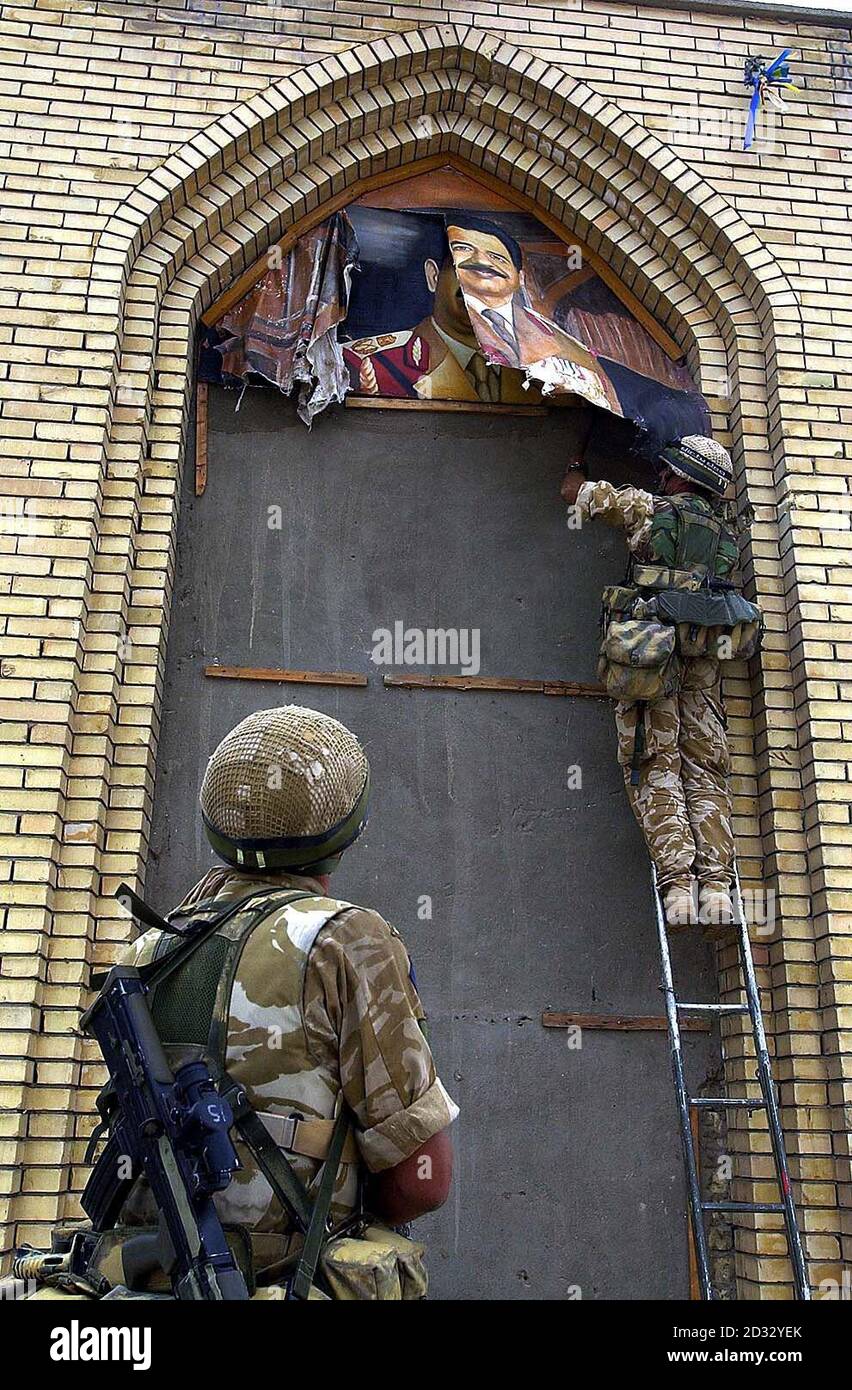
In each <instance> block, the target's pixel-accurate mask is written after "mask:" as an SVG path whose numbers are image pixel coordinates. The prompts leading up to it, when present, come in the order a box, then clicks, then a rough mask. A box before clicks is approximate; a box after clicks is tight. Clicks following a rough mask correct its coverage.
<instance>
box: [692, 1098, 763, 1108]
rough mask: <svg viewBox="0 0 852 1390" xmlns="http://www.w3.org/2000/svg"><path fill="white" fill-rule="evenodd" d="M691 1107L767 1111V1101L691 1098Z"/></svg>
mask: <svg viewBox="0 0 852 1390" xmlns="http://www.w3.org/2000/svg"><path fill="white" fill-rule="evenodd" d="M689 1103H690V1105H697V1106H698V1107H699V1109H704V1110H724V1109H726V1108H727V1107H728V1106H731V1107H733V1108H734V1109H739V1110H765V1109H766V1101H765V1100H740V1099H734V1098H733V1097H732V1096H690V1098H689Z"/></svg>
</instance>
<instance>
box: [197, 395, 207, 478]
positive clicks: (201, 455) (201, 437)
mask: <svg viewBox="0 0 852 1390" xmlns="http://www.w3.org/2000/svg"><path fill="white" fill-rule="evenodd" d="M207 403H208V402H207V382H206V381H199V382H198V383H197V384H196V388H195V495H196V497H200V496H201V494H202V493H203V491H204V489H205V488H206V486H207Z"/></svg>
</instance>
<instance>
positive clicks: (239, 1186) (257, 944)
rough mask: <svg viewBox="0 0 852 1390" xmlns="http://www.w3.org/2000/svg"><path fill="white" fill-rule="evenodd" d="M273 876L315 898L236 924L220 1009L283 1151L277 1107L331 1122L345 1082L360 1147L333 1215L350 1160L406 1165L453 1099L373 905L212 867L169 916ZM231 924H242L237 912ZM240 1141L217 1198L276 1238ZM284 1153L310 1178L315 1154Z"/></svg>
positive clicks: (343, 1205) (276, 1216)
mask: <svg viewBox="0 0 852 1390" xmlns="http://www.w3.org/2000/svg"><path fill="white" fill-rule="evenodd" d="M273 885H274V886H277V887H280V888H281V889H282V890H285V891H286V890H288V889H299V890H301V891H303V892H304V891H307V892H309V893H310V894H311V895H312V896H311V897H309V898H306V899H303V900H301V901H298V902H295V903H292V904H289V905H286V904H283V905H278V906H273V907H271V908H270V910H269V911H268V912H267V913H266V914H265V915H264V916H263V917H262V918H261V920H260V921H259V922H256V923H255V925H254V926H253V927H252V928H251V929H250V930H249V931H248V932H247V933H246V935H245V937H244V939H243V941H242V946H241V953H240V955H239V958H238V962H237V966H236V971H235V975H234V979H233V983H232V986H231V990H230V997H229V999H228V1001H227V1005H226V1007H227V1041H226V1067H227V1071H228V1073H229V1074H230V1075H231V1076H232V1077H233V1078H234V1080H236V1081H238V1082H241V1083H242V1084H243V1085H244V1086H245V1087H246V1089H247V1093H248V1096H249V1099H250V1101H251V1102H252V1104H253V1106H254V1107H255V1109H256V1110H257V1111H258V1112H259V1113H260V1114H261V1116H262V1118H263V1120H264V1122H265V1123H266V1124H267V1128H268V1129H269V1130H270V1132H271V1133H272V1134H273V1136H274V1137H275V1138H276V1139H277V1140H278V1142H280V1143H282V1147H284V1148H285V1149H286V1148H287V1144H286V1142H285V1138H284V1135H285V1126H284V1124H283V1117H287V1116H290V1115H292V1114H293V1113H298V1114H300V1115H304V1116H305V1117H306V1118H308V1119H311V1120H314V1119H318V1120H321V1121H326V1122H328V1123H329V1128H330V1121H331V1118H332V1117H333V1115H334V1114H335V1111H336V1109H337V1107H338V1105H339V1097H340V1092H341V1090H342V1092H343V1096H344V1098H345V1102H346V1105H347V1107H348V1109H349V1112H350V1114H351V1116H352V1118H353V1122H354V1126H353V1127H354V1137H355V1145H356V1147H355V1148H354V1150H352V1149H351V1148H350V1150H348V1151H344V1161H343V1162H342V1163H341V1166H340V1172H339V1176H338V1183H337V1189H336V1191H335V1198H334V1204H333V1206H332V1217H333V1219H334V1220H335V1221H337V1220H340V1219H342V1218H343V1217H344V1216H346V1215H348V1214H349V1212H351V1211H352V1210H353V1208H354V1206H355V1203H356V1198H357V1186H358V1184H357V1172H358V1168H359V1167H362V1168H366V1169H368V1170H370V1171H371V1172H379V1171H381V1170H382V1169H385V1168H390V1167H393V1166H395V1165H396V1164H399V1163H401V1162H403V1161H404V1160H405V1159H406V1158H408V1157H409V1156H410V1155H411V1154H412V1153H414V1152H415V1151H416V1150H417V1149H418V1148H420V1147H421V1145H422V1144H424V1143H426V1141H427V1140H428V1139H430V1138H432V1136H433V1135H435V1134H437V1133H439V1132H440V1131H441V1130H443V1129H445V1128H446V1127H447V1126H448V1125H449V1124H450V1123H451V1122H452V1120H453V1119H454V1118H455V1116H456V1115H457V1114H458V1107H457V1106H456V1105H455V1104H454V1102H453V1101H452V1100H451V1099H450V1097H449V1096H448V1094H447V1092H446V1091H445V1090H444V1087H443V1085H442V1084H441V1082H440V1080H439V1079H438V1077H437V1074H436V1071H435V1064H434V1061H433V1059H432V1053H431V1051H430V1048H429V1044H428V1042H427V1041H426V1038H425V1036H424V1034H423V1030H422V1028H421V1026H420V1025H421V1022H422V1021H423V1019H424V1013H423V1008H422V1005H421V1003H420V999H419V997H418V995H417V991H416V989H415V987H414V984H413V982H412V979H411V969H410V962H409V958H408V954H407V952H406V949H405V946H404V945H403V942H402V939H401V937H400V936H399V933H398V932H397V931H396V930H395V929H394V928H393V927H392V926H390V925H389V924H388V923H387V922H385V921H384V919H383V918H382V917H380V916H379V915H378V913H376V912H373V911H371V910H370V909H367V908H361V907H354V906H351V905H349V904H345V903H341V902H339V901H338V900H336V899H329V898H327V897H326V896H325V895H324V893H323V889H322V887H321V885H320V884H319V883H318V882H317V881H316V880H315V879H310V878H305V877H301V876H296V875H288V876H284V875H282V876H280V877H276V878H275V879H274V880H271V879H268V878H265V877H264V876H263V875H262V874H245V873H239V872H237V871H236V870H234V869H225V868H220V869H213V870H211V871H210V873H208V874H207V875H206V876H205V877H204V879H202V880H201V882H200V883H199V884H197V885H196V887H195V888H193V889H192V890H191V892H190V893H189V894H188V895H187V897H186V898H185V899H184V900H183V902H182V903H181V904H180V907H179V908H177V909H175V912H174V913H173V914H172V915H173V916H174V917H175V918H176V920H179V916H180V915H183V914H186V913H188V912H191V911H192V908H193V906H194V905H195V904H196V903H202V902H204V903H208V904H209V903H210V902H211V901H215V903H216V905H217V907H218V906H219V905H220V904H221V906H222V907H226V906H227V905H228V904H229V903H233V902H236V901H238V900H239V899H241V898H244V897H245V898H247V897H249V896H250V895H251V894H252V893H256V892H257V891H258V889H259V888H267V887H270V886H273ZM314 895H315V896H314ZM227 930H228V931H229V933H232V934H233V933H238V932H239V931H240V927H239V917H237V918H235V919H232V920H231V923H230V924H229V925H228V928H227ZM160 939H161V934H160V933H158V932H153V931H149V932H146V933H145V934H144V935H143V936H141V937H140V938H139V939H138V940H137V941H136V942H135V943H134V945H133V947H132V948H131V949H130V952H129V955H128V957H127V960H128V963H130V964H134V965H140V964H143V963H144V962H146V961H147V960H150V959H151V958H152V957H153V955H154V952H155V950H156V948H157V942H158V941H159V940H160ZM167 1051H168V1049H167ZM237 1149H238V1153H239V1155H240V1159H241V1162H242V1164H243V1167H242V1168H241V1169H240V1170H239V1171H238V1172H237V1174H236V1175H235V1177H234V1179H233V1181H232V1182H231V1185H230V1186H229V1187H228V1189H227V1190H226V1191H225V1192H223V1193H220V1194H219V1195H218V1196H217V1198H216V1204H217V1208H218V1210H219V1214H220V1217H221V1219H222V1220H223V1222H225V1223H228V1222H233V1223H236V1224H240V1225H244V1226H248V1227H249V1228H250V1229H251V1230H252V1231H253V1232H255V1233H257V1234H258V1235H259V1234H261V1233H264V1232H268V1233H270V1234H272V1233H278V1235H279V1237H280V1235H281V1234H284V1233H286V1232H287V1231H288V1222H287V1218H286V1216H285V1215H284V1213H282V1211H281V1209H280V1206H279V1204H278V1203H277V1201H276V1200H275V1198H274V1196H273V1193H272V1191H271V1189H270V1187H269V1186H268V1184H267V1182H266V1179H265V1178H264V1177H263V1175H262V1173H260V1172H259V1170H258V1169H257V1168H256V1167H255V1165H254V1163H253V1161H252V1159H251V1156H250V1155H249V1154H248V1152H247V1151H246V1150H245V1148H244V1146H242V1145H241V1144H238V1146H237ZM347 1156H348V1158H349V1160H350V1161H348V1162H347V1161H346V1159H347ZM288 1157H289V1159H290V1161H291V1162H292V1164H293V1166H294V1167H295V1169H296V1171H297V1172H298V1174H299V1176H300V1177H301V1178H302V1180H303V1181H304V1182H305V1183H306V1184H307V1185H308V1186H310V1185H311V1184H313V1183H314V1180H315V1179H316V1178H317V1176H318V1174H319V1171H320V1163H319V1161H317V1160H315V1159H314V1158H311V1157H309V1156H307V1155H306V1154H300V1153H299V1152H289V1153H288ZM149 1206H150V1198H149V1197H148V1196H147V1194H145V1193H144V1192H142V1191H140V1193H139V1194H138V1200H134V1199H131V1204H130V1206H129V1208H128V1210H127V1211H126V1212H125V1220H128V1221H137V1222H138V1221H147V1220H150V1219H151V1218H152V1215H153V1213H152V1212H151V1211H150V1209H148V1208H149ZM253 1243H254V1244H255V1247H256V1249H257V1241H256V1240H255V1238H254V1237H253ZM261 1243H262V1242H261ZM261 1262H262V1260H261Z"/></svg>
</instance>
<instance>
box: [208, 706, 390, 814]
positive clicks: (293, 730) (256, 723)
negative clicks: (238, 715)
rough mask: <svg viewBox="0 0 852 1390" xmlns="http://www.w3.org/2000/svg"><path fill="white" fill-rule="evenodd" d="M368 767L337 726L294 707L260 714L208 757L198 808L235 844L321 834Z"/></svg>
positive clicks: (349, 801) (354, 794) (343, 809)
mask: <svg viewBox="0 0 852 1390" xmlns="http://www.w3.org/2000/svg"><path fill="white" fill-rule="evenodd" d="M367 770H368V764H367V759H366V757H365V755H364V751H363V749H362V748H361V745H360V744H359V742H358V740H357V739H356V737H355V735H354V734H352V733H350V732H349V730H348V729H347V728H345V726H344V725H343V724H340V723H338V721H337V720H336V719H332V718H331V717H330V716H329V715H327V714H320V713H319V711H317V710H312V709H305V708H303V707H302V706H300V705H284V706H282V707H281V708H279V709H269V710H258V711H257V713H256V714H250V715H249V716H248V718H247V719H244V720H243V721H242V723H240V724H238V725H237V727H236V728H235V729H232V730H231V732H230V733H229V734H227V735H226V737H225V738H224V739H223V740H222V742H221V743H220V744H219V746H218V748H217V749H216V750H215V752H214V753H213V756H212V757H211V759H210V761H209V763H208V764H207V771H206V773H205V774H204V781H203V783H202V786H201V798H200V799H201V809H202V811H203V812H204V815H205V816H206V817H207V820H208V821H209V822H210V824H211V825H212V826H213V827H214V829H216V830H218V831H219V832H220V833H221V834H223V835H227V836H229V837H231V838H233V839H240V840H252V839H257V840H270V839H277V838H290V837H294V836H301V835H322V834H324V833H325V832H326V831H328V830H330V829H331V828H332V826H334V825H337V824H338V822H340V821H342V820H344V819H345V817H346V816H347V815H349V813H350V811H351V810H352V808H353V806H354V805H355V802H356V801H357V799H358V797H359V795H360V794H361V791H362V790H363V787H364V781H365V779H366V776H367Z"/></svg>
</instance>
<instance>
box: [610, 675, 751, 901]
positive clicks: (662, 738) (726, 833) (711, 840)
mask: <svg viewBox="0 0 852 1390" xmlns="http://www.w3.org/2000/svg"><path fill="white" fill-rule="evenodd" d="M642 709H643V706H641V705H637V704H624V703H619V704H617V705H616V707H615V724H616V729H617V730H618V760H619V762H620V763H621V766H622V771H623V773H624V781H625V786H626V787H627V796H628V799H629V801H630V805H631V807H632V808H633V814H634V815H635V817H636V819H637V821H638V822H639V824H640V826H641V827H642V831H643V833H644V836H645V840H646V841H647V844H648V849H649V851H650V853H651V858H652V859H653V861H654V864H655V866H656V869H657V877H658V880H659V883H660V887H661V888H669V887H671V886H672V885H674V884H678V885H682V886H684V887H687V886H688V885H689V883H690V880H691V879H692V878H697V879H698V880H699V881H700V883H701V884H702V886H704V885H706V886H707V887H722V886H725V885H727V884H728V883H729V881H730V878H731V873H732V871H733V863H734V837H733V830H732V827H731V796H730V771H731V759H730V753H729V751H728V739H727V735H726V733H725V714H724V707H723V705H722V695H721V689H720V676H719V666H718V663H717V662H715V661H712V662H711V661H710V660H708V659H707V658H697V659H696V660H694V661H685V662H684V663H683V671H682V675H681V681H680V687H679V689H678V690H677V691H676V693H675V694H674V695H671V696H669V697H668V698H667V699H664V700H655V701H653V702H650V703H648V704H646V705H645V706H644V718H645V747H644V750H643V751H642V755H641V762H640V764H639V782H638V785H636V786H633V785H631V780H630V774H631V763H632V761H633V747H634V736H635V732H636V719H637V712H641V711H642Z"/></svg>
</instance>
